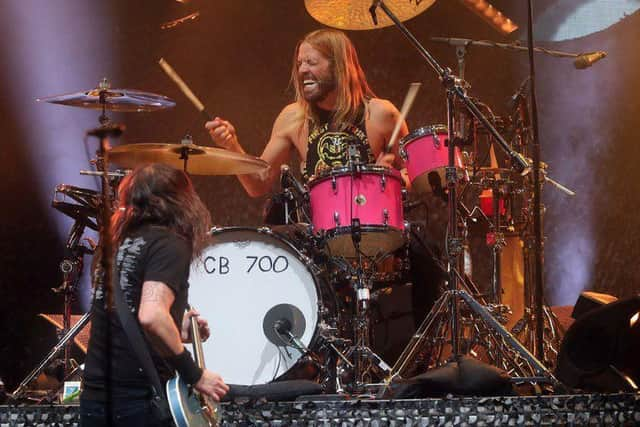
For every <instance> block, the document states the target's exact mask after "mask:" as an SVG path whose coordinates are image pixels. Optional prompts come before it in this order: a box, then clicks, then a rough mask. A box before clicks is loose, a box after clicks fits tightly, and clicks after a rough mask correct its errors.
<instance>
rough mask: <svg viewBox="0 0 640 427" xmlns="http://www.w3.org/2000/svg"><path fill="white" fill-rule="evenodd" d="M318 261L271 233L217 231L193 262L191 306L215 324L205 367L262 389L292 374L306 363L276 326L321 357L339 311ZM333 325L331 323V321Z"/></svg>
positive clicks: (265, 230) (227, 378)
mask: <svg viewBox="0 0 640 427" xmlns="http://www.w3.org/2000/svg"><path fill="white" fill-rule="evenodd" d="M319 271H320V269H318V268H317V267H316V266H315V265H314V264H313V263H312V261H311V260H310V259H309V258H307V257H306V256H304V255H303V254H302V253H300V252H299V251H298V250H297V249H296V248H295V247H294V246H293V245H292V244H291V243H290V242H289V241H288V240H286V239H285V238H283V237H281V236H279V235H277V234H276V233H274V232H272V231H271V229H269V228H266V227H264V228H258V229H255V228H240V227H229V228H214V229H213V230H212V232H211V243H210V245H209V246H208V247H207V248H206V249H205V250H204V252H203V253H202V256H201V259H200V260H197V261H194V263H193V264H192V266H191V271H190V275H189V300H190V301H191V302H192V304H193V306H194V308H196V309H197V310H198V311H199V312H200V314H201V315H202V316H203V318H206V319H207V320H208V321H209V324H210V325H211V329H212V336H211V338H210V339H209V340H207V341H206V342H204V343H203V351H204V357H205V361H206V366H209V367H211V369H214V370H215V371H216V372H218V373H220V375H222V377H223V378H224V380H225V382H227V383H234V384H246V385H252V384H262V383H267V382H270V381H272V380H274V379H277V378H280V377H282V376H284V374H285V373H290V372H292V370H293V369H294V367H296V368H297V367H298V366H299V364H300V363H302V362H303V361H304V357H303V356H306V355H304V354H303V352H301V351H300V350H299V349H297V348H296V346H295V345H292V344H291V343H290V342H288V338H286V336H283V335H280V334H278V333H277V332H276V329H277V328H278V323H277V322H282V321H283V320H286V321H288V322H289V325H288V328H289V330H290V331H291V332H292V333H293V335H295V336H296V338H298V339H299V341H300V342H301V343H302V344H303V345H304V346H306V347H308V348H310V349H312V350H314V349H315V350H317V349H318V347H319V344H317V343H316V341H317V339H318V330H319V327H320V325H321V324H322V322H323V320H327V319H326V317H327V316H328V315H329V314H327V313H329V312H331V309H332V308H335V305H334V301H333V300H332V298H331V295H332V294H331V292H332V291H331V290H330V287H329V286H326V285H325V286H321V284H322V283H323V282H321V280H320V276H319ZM329 320H330V319H329Z"/></svg>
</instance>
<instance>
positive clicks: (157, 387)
mask: <svg viewBox="0 0 640 427" xmlns="http://www.w3.org/2000/svg"><path fill="white" fill-rule="evenodd" d="M124 251H125V253H124V256H123V257H122V260H124V259H125V257H126V253H127V249H126V248H125V249H124ZM121 267H122V261H121V262H120V264H119V265H118V266H117V267H116V266H114V268H113V276H112V277H113V280H112V285H113V286H111V289H112V292H113V300H114V302H115V308H116V313H117V314H118V318H119V319H120V323H121V324H122V329H123V330H124V332H125V334H126V335H127V338H128V339H129V344H131V348H132V349H133V352H134V353H135V355H136V357H137V358H138V361H139V362H140V364H141V365H142V368H143V369H144V372H145V374H146V375H147V377H148V378H149V380H150V381H151V391H152V400H151V404H152V406H153V407H154V410H155V411H156V415H158V416H159V417H160V419H161V420H162V421H166V420H171V419H172V417H171V412H170V410H169V404H168V403H167V399H166V396H165V394H164V391H163V390H164V387H163V386H162V382H161V381H160V376H159V375H158V370H157V369H156V367H155V364H154V363H153V359H152V358H151V353H149V346H148V344H147V341H146V340H145V339H144V335H143V332H142V328H141V327H140V323H139V322H138V321H137V319H136V318H134V317H133V313H132V312H131V310H130V309H129V306H128V305H127V303H126V302H125V299H124V292H123V290H122V288H121V287H120V279H119V276H120V275H119V274H118V273H119V272H120V268H121Z"/></svg>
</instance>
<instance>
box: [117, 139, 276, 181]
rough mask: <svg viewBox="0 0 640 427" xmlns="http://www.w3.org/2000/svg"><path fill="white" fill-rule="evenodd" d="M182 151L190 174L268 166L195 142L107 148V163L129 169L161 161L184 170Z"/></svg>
mask: <svg viewBox="0 0 640 427" xmlns="http://www.w3.org/2000/svg"><path fill="white" fill-rule="evenodd" d="M183 150H184V151H186V154H187V162H186V169H185V170H186V171H187V172H188V173H190V174H192V175H244V174H247V173H256V172H261V171H264V170H266V169H267V168H268V167H269V164H268V163H267V162H265V161H264V160H262V159H259V158H257V157H253V156H250V155H248V154H242V153H236V152H234V151H229V150H225V149H223V148H214V147H203V146H198V145H195V144H188V145H182V144H155V143H144V144H129V145H120V146H118V147H114V148H112V149H110V150H109V162H111V163H114V164H116V165H118V166H120V167H123V168H129V169H133V168H135V167H136V166H138V165H141V164H145V163H164V164H168V165H170V166H173V167H175V168H176V169H184V167H185V161H184V159H183V158H181V157H182V152H183Z"/></svg>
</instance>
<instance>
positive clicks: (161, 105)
mask: <svg viewBox="0 0 640 427" xmlns="http://www.w3.org/2000/svg"><path fill="white" fill-rule="evenodd" d="M36 101H38V102H48V103H51V104H60V105H68V106H71V107H81V108H89V109H92V110H102V109H103V108H104V109H105V110H107V111H117V112H125V113H130V112H134V113H140V112H150V111H158V110H164V109H167V108H173V107H175V105H176V103H175V101H173V100H171V99H169V98H167V97H166V96H163V95H157V94H155V93H150V92H142V91H139V90H134V89H91V90H87V91H83V92H75V93H69V94H65V95H56V96H49V97H46V98H38V99H36Z"/></svg>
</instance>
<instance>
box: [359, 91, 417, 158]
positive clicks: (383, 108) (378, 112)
mask: <svg viewBox="0 0 640 427" xmlns="http://www.w3.org/2000/svg"><path fill="white" fill-rule="evenodd" d="M368 114H369V118H368V120H367V135H368V137H369V142H370V144H371V149H372V150H373V153H374V155H375V156H376V164H377V165H382V166H387V167H395V168H396V169H400V168H401V167H402V159H401V158H400V155H399V142H400V139H401V138H402V137H403V136H405V135H407V134H408V133H409V129H408V128H407V123H406V122H405V121H403V122H402V125H401V126H400V132H399V133H398V137H397V138H396V140H395V143H394V145H393V147H392V148H391V152H390V153H386V152H385V150H386V147H387V144H389V140H390V139H391V135H392V134H393V129H394V128H395V126H396V122H397V121H398V117H399V116H400V112H399V111H398V109H397V108H396V107H395V106H394V105H393V104H392V103H391V102H389V101H387V100H386V99H378V98H373V99H372V100H371V101H370V102H369V109H368Z"/></svg>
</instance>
